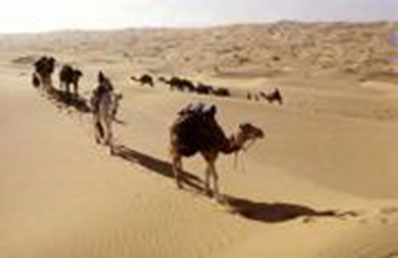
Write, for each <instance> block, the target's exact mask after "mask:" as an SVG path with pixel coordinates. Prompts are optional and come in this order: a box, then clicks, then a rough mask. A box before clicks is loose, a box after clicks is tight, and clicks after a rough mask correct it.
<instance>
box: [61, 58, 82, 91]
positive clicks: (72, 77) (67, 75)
mask: <svg viewBox="0 0 398 258" xmlns="http://www.w3.org/2000/svg"><path fill="white" fill-rule="evenodd" d="M82 76H83V73H82V72H81V71H80V70H79V69H74V68H73V67H72V66H70V65H64V66H63V67H62V69H61V71H60V72H59V82H60V88H61V89H62V88H64V86H65V91H66V93H68V94H70V87H69V86H70V84H72V85H73V92H74V95H75V96H78V91H79V79H80V77H82Z"/></svg>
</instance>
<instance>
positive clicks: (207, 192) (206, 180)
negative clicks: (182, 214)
mask: <svg viewBox="0 0 398 258" xmlns="http://www.w3.org/2000/svg"><path fill="white" fill-rule="evenodd" d="M210 170H211V167H210V164H209V163H208V164H207V168H206V172H205V173H206V175H205V193H206V195H207V196H210V194H211V192H210V174H211V171H210Z"/></svg>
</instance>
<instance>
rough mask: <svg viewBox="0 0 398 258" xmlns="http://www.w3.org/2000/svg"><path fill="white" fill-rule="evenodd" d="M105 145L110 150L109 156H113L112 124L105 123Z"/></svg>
mask: <svg viewBox="0 0 398 258" xmlns="http://www.w3.org/2000/svg"><path fill="white" fill-rule="evenodd" d="M105 144H106V145H108V146H109V148H110V154H111V155H113V154H114V153H115V151H114V142H113V133H112V122H111V121H106V142H105Z"/></svg>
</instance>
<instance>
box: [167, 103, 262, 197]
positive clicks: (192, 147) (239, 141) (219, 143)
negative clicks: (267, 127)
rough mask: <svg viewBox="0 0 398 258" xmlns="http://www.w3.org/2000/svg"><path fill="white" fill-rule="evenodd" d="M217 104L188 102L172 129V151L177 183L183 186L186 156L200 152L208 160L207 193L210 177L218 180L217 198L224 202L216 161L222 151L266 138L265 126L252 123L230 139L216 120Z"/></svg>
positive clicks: (229, 151) (233, 149) (237, 148)
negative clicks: (256, 125) (220, 190)
mask: <svg viewBox="0 0 398 258" xmlns="http://www.w3.org/2000/svg"><path fill="white" fill-rule="evenodd" d="M215 114H216V107H215V106H214V105H212V106H206V105H204V104H202V103H199V104H195V105H192V104H190V105H188V106H187V107H185V108H184V109H182V110H181V111H180V112H179V117H178V118H177V119H176V121H174V123H173V124H172V126H171V128H170V145H171V146H170V147H171V148H170V154H171V158H172V163H173V170H174V175H175V178H176V182H177V186H178V187H179V188H181V187H182V183H181V176H182V158H183V157H191V156H193V155H195V154H196V153H198V152H199V153H200V154H201V155H202V156H203V158H204V159H205V161H206V163H207V169H206V181H205V183H206V185H205V187H206V193H207V194H208V195H209V194H210V176H212V177H213V182H214V197H215V198H216V199H217V201H220V200H221V199H220V194H219V188H218V175H217V171H216V168H215V162H216V160H217V157H218V154H219V153H220V152H221V153H224V154H232V153H237V152H239V151H240V150H241V149H243V148H244V144H245V143H246V142H248V141H253V142H254V141H255V140H256V139H261V138H263V137H264V133H263V131H262V130H261V129H259V128H257V127H255V126H253V125H251V124H250V123H245V124H241V125H240V126H239V129H238V132H237V133H236V134H233V135H231V136H230V137H229V138H227V137H226V136H225V134H224V131H223V130H222V128H221V127H220V125H219V124H218V123H217V121H216V119H215Z"/></svg>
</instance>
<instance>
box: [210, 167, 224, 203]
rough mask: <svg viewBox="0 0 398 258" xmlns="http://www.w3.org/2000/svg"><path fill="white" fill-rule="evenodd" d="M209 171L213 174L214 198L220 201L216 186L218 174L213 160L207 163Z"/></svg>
mask: <svg viewBox="0 0 398 258" xmlns="http://www.w3.org/2000/svg"><path fill="white" fill-rule="evenodd" d="M209 171H210V172H211V174H212V176H213V183H214V198H215V199H216V200H217V201H218V202H221V201H222V198H221V196H220V190H219V187H218V174H217V170H216V167H215V165H214V161H213V162H210V163H209Z"/></svg>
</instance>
